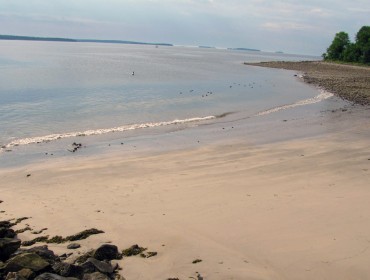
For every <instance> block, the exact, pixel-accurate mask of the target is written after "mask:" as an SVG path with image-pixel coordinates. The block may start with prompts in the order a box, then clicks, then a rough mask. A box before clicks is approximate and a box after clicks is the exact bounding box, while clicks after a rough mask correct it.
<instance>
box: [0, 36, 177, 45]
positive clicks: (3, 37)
mask: <svg viewBox="0 0 370 280" xmlns="http://www.w3.org/2000/svg"><path fill="white" fill-rule="evenodd" d="M0 40H21V41H51V42H80V43H109V44H134V45H153V46H173V45H172V44H168V43H145V42H135V41H123V40H95V39H69V38H54V37H31V36H16V35H0Z"/></svg>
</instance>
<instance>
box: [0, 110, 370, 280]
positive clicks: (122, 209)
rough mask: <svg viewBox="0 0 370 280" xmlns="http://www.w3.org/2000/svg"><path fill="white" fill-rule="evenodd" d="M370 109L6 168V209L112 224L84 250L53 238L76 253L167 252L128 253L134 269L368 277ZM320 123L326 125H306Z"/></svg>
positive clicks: (76, 227)
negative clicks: (216, 137)
mask: <svg viewBox="0 0 370 280" xmlns="http://www.w3.org/2000/svg"><path fill="white" fill-rule="evenodd" d="M369 112H370V111H369V110H368V109H367V108H366V107H355V108H352V109H351V108H348V109H343V110H336V111H335V112H331V111H328V112H324V113H323V114H324V115H325V118H323V117H322V116H319V117H318V119H317V120H316V122H315V123H316V124H314V123H313V122H312V120H310V119H303V120H300V121H299V120H297V121H296V122H298V123H296V124H295V125H294V123H295V121H294V120H290V119H289V121H288V122H283V121H282V120H279V121H278V122H279V123H280V125H274V127H275V130H274V131H275V133H276V134H281V133H282V134H284V133H287V132H288V131H289V130H288V128H286V130H284V129H283V126H285V127H291V128H293V130H295V131H298V132H301V135H300V136H299V135H295V136H294V137H293V138H291V137H290V138H284V137H282V138H281V139H279V141H275V142H268V141H266V143H265V144H257V143H253V142H247V141H242V140H241V138H235V139H230V140H229V141H224V142H223V143H214V144H200V145H199V146H197V147H190V148H186V149H177V150H172V151H157V152H150V151H146V152H143V153H127V152H117V151H116V150H115V152H114V153H111V154H107V155H100V156H96V157H94V156H91V157H88V158H78V157H73V158H69V159H65V160H59V161H52V160H49V161H46V162H44V163H38V164H33V165H27V166H23V167H17V168H9V169H3V170H1V171H0V182H1V184H0V190H1V191H0V193H1V197H0V199H1V200H2V201H3V203H1V204H0V210H2V211H5V212H4V213H1V220H2V219H10V218H19V217H24V216H29V217H32V218H31V219H29V220H25V221H23V222H21V223H20V224H18V225H17V228H23V227H25V225H26V224H29V225H30V227H32V228H33V229H34V230H40V229H43V228H48V230H46V231H45V232H44V233H43V234H47V235H50V236H54V235H61V236H68V235H71V234H75V233H77V232H80V231H82V230H84V229H89V228H97V229H100V230H103V231H104V232H105V233H104V234H98V235H94V236H91V237H89V238H87V239H85V240H82V241H80V242H79V243H80V244H81V245H82V247H81V248H80V249H78V250H76V251H71V250H67V249H66V246H67V244H59V245H56V244H49V247H50V248H51V249H53V250H54V251H55V252H57V253H59V254H62V253H65V252H74V254H73V255H72V256H71V258H73V257H75V256H77V255H79V253H83V252H86V251H88V250H89V249H91V248H97V247H98V245H100V244H103V243H107V242H112V243H113V244H115V245H117V246H118V247H119V248H120V249H123V248H127V247H129V246H131V245H133V244H139V245H140V246H143V247H148V248H149V250H151V251H156V252H158V255H157V256H155V257H152V258H150V259H142V258H140V257H130V258H124V259H123V260H121V261H118V262H119V264H120V266H121V267H122V270H121V272H120V273H121V274H122V275H123V276H124V277H125V278H126V279H169V278H178V279H197V277H198V276H197V275H199V274H200V275H201V277H203V278H204V279H220V280H221V279H281V280H283V279H284V280H286V279H292V280H300V279H338V280H341V279H343V280H345V279H368V278H369V277H370V267H369V265H368V260H369V258H370V240H369V236H370V220H369V217H368V215H367V213H369V211H370V204H369V199H370V189H369V181H370V153H369V151H370V141H369V139H370V138H369V137H370V122H369V120H370V118H369ZM280 117H281V115H275V116H274V118H280ZM239 122H240V123H243V120H240V121H239ZM320 122H321V125H322V123H324V124H325V125H326V126H327V129H326V130H325V132H322V133H319V134H316V135H311V136H304V134H303V131H304V130H309V129H310V127H311V126H314V125H318V126H319V125H320ZM237 124H238V123H237ZM225 125H226V124H225ZM227 125H228V126H231V125H233V126H235V130H237V129H238V126H237V125H235V124H232V123H230V124H227ZM295 127H297V128H295ZM298 127H303V128H304V129H302V130H299V128H298ZM227 129H229V127H227ZM222 131H224V130H222ZM229 131H232V130H231V129H230V130H229ZM270 133H273V132H270ZM28 175H30V176H28ZM19 237H20V238H21V239H22V240H27V239H32V238H34V237H35V235H33V234H31V233H30V232H24V233H21V234H19ZM40 244H42V243H39V244H38V245H40ZM197 259H198V260H201V262H198V263H193V261H195V260H197ZM198 273H199V274H198ZM190 277H193V278H190ZM198 279H199V278H198Z"/></svg>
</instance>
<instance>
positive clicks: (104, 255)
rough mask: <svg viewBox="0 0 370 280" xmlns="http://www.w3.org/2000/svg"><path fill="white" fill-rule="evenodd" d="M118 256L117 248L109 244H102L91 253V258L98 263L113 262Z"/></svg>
mask: <svg viewBox="0 0 370 280" xmlns="http://www.w3.org/2000/svg"><path fill="white" fill-rule="evenodd" d="M119 255H120V254H119V252H118V248H117V246H115V245H111V244H104V245H102V246H100V247H99V248H98V249H96V250H95V251H94V253H93V257H94V258H95V259H97V260H99V261H103V260H109V261H110V260H115V259H118V258H119Z"/></svg>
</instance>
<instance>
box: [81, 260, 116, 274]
mask: <svg viewBox="0 0 370 280" xmlns="http://www.w3.org/2000/svg"><path fill="white" fill-rule="evenodd" d="M91 265H92V266H91ZM82 267H84V268H85V267H86V268H87V269H86V270H85V269H84V271H85V272H86V273H91V272H95V271H100V272H102V273H108V274H111V273H113V271H114V269H113V266H112V265H111V264H110V263H106V262H102V261H98V260H97V259H95V258H88V259H87V261H86V262H85V263H84V264H82ZM92 267H94V268H95V269H94V270H95V271H91V270H92Z"/></svg>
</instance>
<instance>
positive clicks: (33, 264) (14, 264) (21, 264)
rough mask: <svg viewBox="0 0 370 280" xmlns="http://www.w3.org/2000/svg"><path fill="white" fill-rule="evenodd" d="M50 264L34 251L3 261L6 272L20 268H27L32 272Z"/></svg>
mask: <svg viewBox="0 0 370 280" xmlns="http://www.w3.org/2000/svg"><path fill="white" fill-rule="evenodd" d="M49 266H50V264H49V263H48V262H47V261H46V260H44V259H43V258H41V257H40V256H39V255H37V254H35V253H24V254H20V255H17V256H15V257H13V258H11V259H9V260H8V261H7V262H6V263H5V267H4V270H5V271H6V272H17V271H20V270H21V269H24V268H28V269H31V270H32V271H34V272H38V271H42V270H44V269H46V268H47V267H49Z"/></svg>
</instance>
